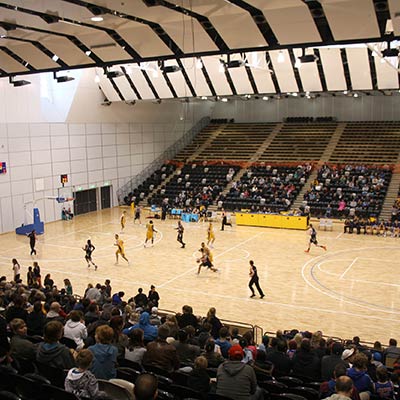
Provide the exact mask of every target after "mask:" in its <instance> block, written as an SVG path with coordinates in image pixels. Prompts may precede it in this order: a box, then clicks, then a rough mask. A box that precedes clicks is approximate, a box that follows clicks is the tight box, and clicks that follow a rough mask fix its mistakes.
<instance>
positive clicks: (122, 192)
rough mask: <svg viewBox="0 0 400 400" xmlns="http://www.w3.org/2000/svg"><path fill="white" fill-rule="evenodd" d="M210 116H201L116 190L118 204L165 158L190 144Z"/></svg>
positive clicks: (169, 158)
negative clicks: (162, 151) (178, 137)
mask: <svg viewBox="0 0 400 400" xmlns="http://www.w3.org/2000/svg"><path fill="white" fill-rule="evenodd" d="M209 122H210V118H209V117H203V118H202V119H200V120H199V121H198V122H197V123H196V124H195V125H193V126H192V127H191V128H190V129H189V130H188V131H187V132H186V133H185V134H184V135H183V136H182V137H181V138H180V139H178V140H177V141H176V142H175V143H173V144H172V145H171V146H169V147H168V148H167V149H166V150H165V151H164V153H162V154H161V155H160V156H158V157H157V158H156V159H155V160H154V161H153V162H152V163H151V164H149V165H148V166H147V167H146V168H144V169H143V170H142V171H141V172H140V173H139V174H137V175H136V176H134V177H133V178H132V179H131V180H129V181H128V182H127V183H125V184H124V185H122V186H121V187H120V188H119V189H118V190H117V198H118V204H123V202H124V197H125V196H126V195H127V194H128V193H130V192H132V191H133V190H134V189H135V188H137V187H138V186H139V185H140V184H141V183H143V182H144V181H145V180H146V179H147V178H148V177H149V176H150V175H151V174H152V173H153V172H154V171H156V170H157V169H159V168H160V167H161V166H162V165H163V164H164V163H165V161H167V160H171V159H173V158H174V157H175V156H176V155H177V154H178V153H179V152H180V151H181V150H182V149H184V148H185V147H186V146H187V145H188V144H190V143H191V142H192V141H193V139H194V138H195V137H196V135H197V134H198V133H199V132H200V131H201V130H202V129H203V128H204V127H205V126H207V125H208V124H209Z"/></svg>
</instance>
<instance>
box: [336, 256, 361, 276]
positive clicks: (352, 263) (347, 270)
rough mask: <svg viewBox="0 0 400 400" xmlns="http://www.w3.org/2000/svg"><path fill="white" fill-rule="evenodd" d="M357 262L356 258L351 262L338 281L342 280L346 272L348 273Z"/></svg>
mask: <svg viewBox="0 0 400 400" xmlns="http://www.w3.org/2000/svg"><path fill="white" fill-rule="evenodd" d="M357 260H358V257H356V258H355V259H354V260H353V261H352V262H351V264H350V265H349V266H348V267H347V268H346V269H345V271H344V272H343V274H342V275H340V277H339V279H343V278H344V276H345V275H346V274H347V272H349V271H350V270H351V267H352V266H353V265H354V264H355V263H356V262H357Z"/></svg>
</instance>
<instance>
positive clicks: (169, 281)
mask: <svg viewBox="0 0 400 400" xmlns="http://www.w3.org/2000/svg"><path fill="white" fill-rule="evenodd" d="M263 234H264V232H259V233H258V234H257V235H254V236H252V237H250V238H248V239H246V240H244V241H243V242H240V243H238V244H236V245H235V246H232V247H230V248H228V249H226V250H224V251H223V252H222V253H219V254H218V255H216V256H215V257H214V259H216V258H219V257H221V256H222V255H224V254H225V253H228V252H229V251H232V250H234V249H236V248H238V247H239V246H242V245H243V244H245V243H247V242H249V241H251V240H254V239H255V238H256V237H258V236H260V235H263ZM198 268H199V267H198V266H197V265H196V266H195V267H193V268H190V269H188V270H187V271H185V272H183V273H181V274H179V275H177V276H175V277H174V278H171V279H169V280H168V281H166V282H164V283H162V284H160V285H158V287H159V288H161V287H164V286H166V285H168V284H169V283H172V282H174V281H176V280H177V279H180V278H182V277H183V276H185V275H188V274H190V273H191V272H193V271H195V270H197V269H198Z"/></svg>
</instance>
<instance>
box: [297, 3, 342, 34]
mask: <svg viewBox="0 0 400 400" xmlns="http://www.w3.org/2000/svg"><path fill="white" fill-rule="evenodd" d="M302 1H303V3H305V5H306V6H307V7H308V9H309V10H310V14H311V16H312V17H313V19H314V23H315V26H316V27H317V29H318V32H319V35H320V36H321V39H322V41H323V42H331V41H334V38H333V34H332V31H331V28H330V26H329V23H328V20H327V19H326V16H325V12H324V9H323V7H322V5H321V3H320V2H319V1H316V0H302Z"/></svg>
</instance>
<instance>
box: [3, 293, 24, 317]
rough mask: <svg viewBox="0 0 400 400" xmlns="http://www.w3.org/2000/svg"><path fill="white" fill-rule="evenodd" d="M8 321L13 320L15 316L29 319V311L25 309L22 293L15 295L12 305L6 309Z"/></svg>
mask: <svg viewBox="0 0 400 400" xmlns="http://www.w3.org/2000/svg"><path fill="white" fill-rule="evenodd" d="M5 316H6V321H7V322H11V321H12V320H13V319H14V318H19V319H22V320H24V321H26V320H27V317H28V313H27V311H26V310H25V300H24V298H23V297H22V296H20V295H14V297H13V301H12V305H11V306H9V307H8V308H7V310H6V315H5Z"/></svg>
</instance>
